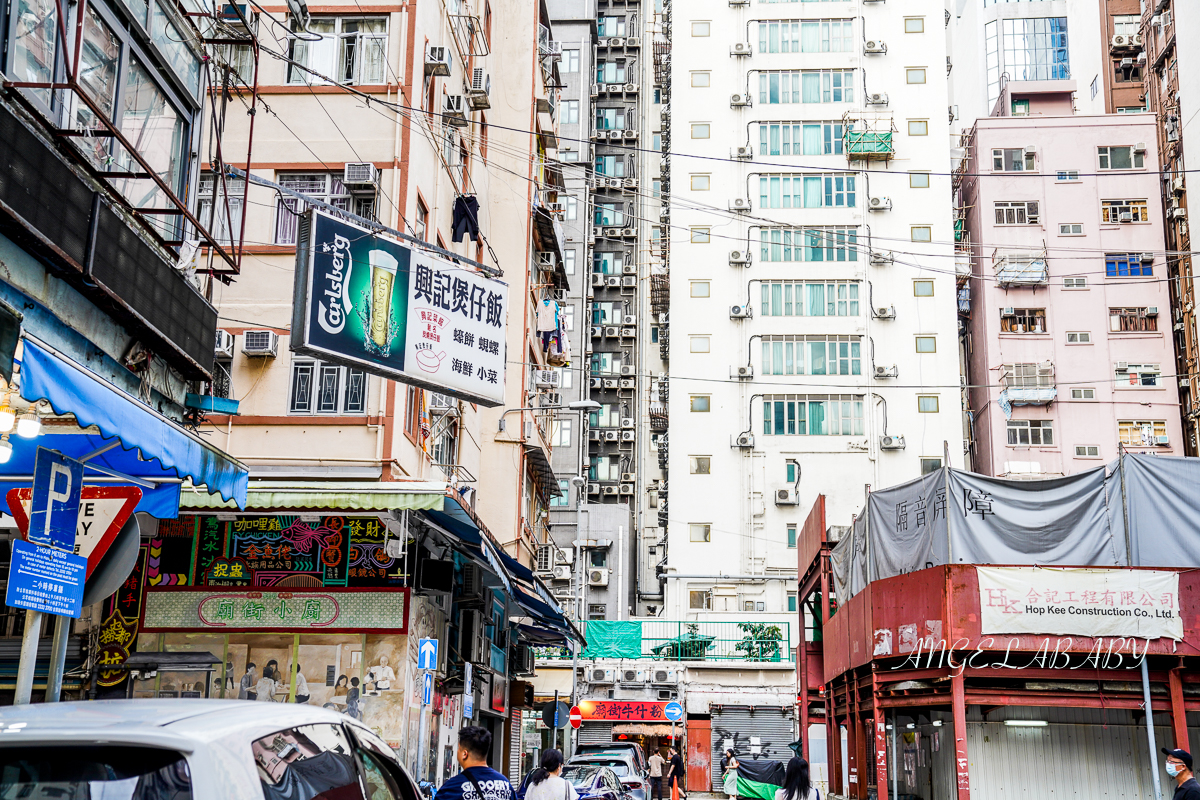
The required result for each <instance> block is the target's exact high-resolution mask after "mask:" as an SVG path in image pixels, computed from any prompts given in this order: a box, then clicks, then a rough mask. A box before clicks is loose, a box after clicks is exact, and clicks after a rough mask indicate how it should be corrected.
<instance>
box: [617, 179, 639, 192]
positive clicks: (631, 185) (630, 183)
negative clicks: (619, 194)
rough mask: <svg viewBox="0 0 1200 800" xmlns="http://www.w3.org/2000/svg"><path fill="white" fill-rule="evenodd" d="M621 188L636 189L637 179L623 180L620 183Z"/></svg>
mask: <svg viewBox="0 0 1200 800" xmlns="http://www.w3.org/2000/svg"><path fill="white" fill-rule="evenodd" d="M621 188H622V189H636V188H638V179H637V178H626V179H625V180H623V181H621Z"/></svg>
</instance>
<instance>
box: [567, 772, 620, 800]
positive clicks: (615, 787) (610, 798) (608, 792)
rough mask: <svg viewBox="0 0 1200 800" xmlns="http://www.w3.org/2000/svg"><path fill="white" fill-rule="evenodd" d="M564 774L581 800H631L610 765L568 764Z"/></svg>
mask: <svg viewBox="0 0 1200 800" xmlns="http://www.w3.org/2000/svg"><path fill="white" fill-rule="evenodd" d="M562 776H563V777H564V778H566V779H567V781H568V782H570V784H571V785H572V786H574V787H575V791H577V792H579V800H630V797H629V793H628V792H626V791H625V789H624V787H623V786H622V785H621V781H620V779H619V778H617V775H616V773H614V772H613V771H612V770H611V769H609V768H608V767H601V766H596V765H593V764H568V765H567V766H565V767H563V771H562Z"/></svg>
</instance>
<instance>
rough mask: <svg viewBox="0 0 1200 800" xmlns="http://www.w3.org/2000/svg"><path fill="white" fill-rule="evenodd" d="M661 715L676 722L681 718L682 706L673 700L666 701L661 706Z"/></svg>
mask: <svg viewBox="0 0 1200 800" xmlns="http://www.w3.org/2000/svg"><path fill="white" fill-rule="evenodd" d="M663 716H665V717H666V718H667V719H669V720H670V721H671V722H678V721H679V720H681V719H683V706H681V705H679V703H675V702H671V703H667V704H666V705H665V706H663Z"/></svg>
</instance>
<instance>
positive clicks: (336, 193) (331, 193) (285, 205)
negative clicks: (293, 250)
mask: <svg viewBox="0 0 1200 800" xmlns="http://www.w3.org/2000/svg"><path fill="white" fill-rule="evenodd" d="M276 180H277V181H278V182H279V185H280V186H282V187H284V188H285V189H291V190H292V191H295V192H300V193H301V194H305V195H308V196H309V197H311V198H312V199H314V200H320V201H322V202H325V203H329V204H330V205H332V206H334V207H335V208H340V209H343V210H345V211H350V210H352V207H353V203H352V200H353V198H351V196H350V192H349V190H347V189H346V187H345V186H344V185H343V184H342V176H341V174H340V173H334V174H332V175H330V174H322V173H304V174H299V175H278V176H276ZM306 208H307V206H306V205H305V203H304V201H303V200H300V199H298V198H295V197H280V198H279V199H277V200H276V201H275V244H295V243H296V230H297V228H298V227H299V223H300V215H301V214H303V213H304V211H305V209H306Z"/></svg>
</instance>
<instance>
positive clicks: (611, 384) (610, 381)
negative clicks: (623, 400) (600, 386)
mask: <svg viewBox="0 0 1200 800" xmlns="http://www.w3.org/2000/svg"><path fill="white" fill-rule="evenodd" d="M604 388H605V389H615V388H617V379H616V378H605V379H604Z"/></svg>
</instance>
